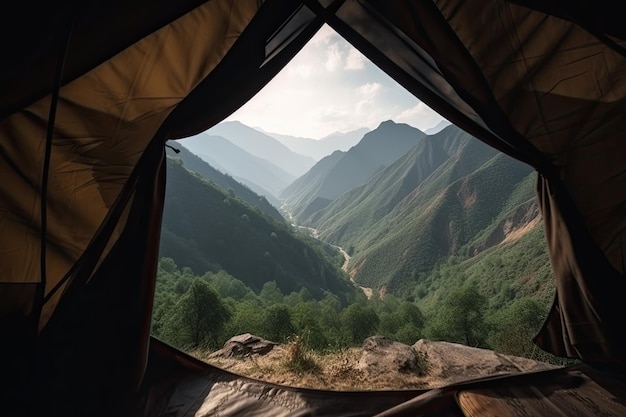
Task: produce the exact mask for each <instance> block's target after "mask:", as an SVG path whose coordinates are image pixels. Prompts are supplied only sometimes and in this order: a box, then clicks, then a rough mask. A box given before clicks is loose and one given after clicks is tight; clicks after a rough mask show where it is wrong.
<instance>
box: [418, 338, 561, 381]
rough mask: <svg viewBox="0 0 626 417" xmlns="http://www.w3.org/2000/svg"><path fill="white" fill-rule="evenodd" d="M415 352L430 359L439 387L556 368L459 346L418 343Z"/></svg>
mask: <svg viewBox="0 0 626 417" xmlns="http://www.w3.org/2000/svg"><path fill="white" fill-rule="evenodd" d="M412 347H413V349H414V350H415V351H418V352H423V354H425V355H427V356H428V377H429V379H431V380H432V381H436V385H438V386H441V385H447V384H452V383H455V382H460V381H465V380H469V379H475V378H481V377H486V376H493V375H503V374H512V373H520V372H533V371H541V370H546V369H551V368H555V367H556V366H555V365H551V364H548V363H544V362H538V361H534V360H532V359H526V358H520V357H518V356H510V355H503V354H501V353H497V352H494V351H493V350H488V349H479V348H473V347H469V346H465V345H460V344H457V343H449V342H433V341H430V340H424V339H421V340H418V341H417V342H416V343H415V344H414V345H413V346H412Z"/></svg>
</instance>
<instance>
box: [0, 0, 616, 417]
mask: <svg viewBox="0 0 626 417" xmlns="http://www.w3.org/2000/svg"><path fill="white" fill-rule="evenodd" d="M620 10H621V9H620V5H619V4H613V3H612V2H607V1H602V0H599V1H594V2H591V1H588V0H579V1H576V2H565V1H560V0H544V1H534V0H510V1H507V0H414V1H409V0H397V1H383V0H266V1H260V0H209V1H205V0H176V1H172V0H151V1H147V0H109V1H107V2H104V1H101V0H92V1H87V2H73V1H61V2H21V3H20V4H17V5H13V4H12V3H9V4H8V5H3V6H2V11H3V13H2V14H1V16H2V17H1V19H2V24H1V25H0V31H1V32H2V33H1V35H2V37H1V39H2V40H3V41H2V44H3V48H2V51H1V53H2V57H3V59H2V66H1V67H0V91H1V92H2V93H1V94H0V178H1V179H2V180H1V181H0V334H1V335H2V343H0V375H1V378H2V383H3V386H2V390H1V391H2V397H1V398H2V402H1V404H0V408H1V409H2V411H1V414H2V415H20V416H21V415H75V414H76V415H96V416H99V415H102V416H105V415H106V416H108V415H144V416H148V415H149V416H153V415H154V416H157V415H177V416H178V415H194V413H198V414H197V415H210V414H211V413H213V414H215V415H228V416H239V415H277V416H278V415H374V414H376V413H381V414H380V415H409V414H410V415H427V414H428V415H463V414H460V413H461V411H460V410H461V408H459V407H461V406H460V405H459V404H461V403H462V401H461V400H462V398H465V397H461V396H458V395H457V396H456V397H454V398H456V400H454V401H452V400H450V398H452V397H451V396H450V395H452V394H450V393H451V392H455V393H457V394H458V393H459V392H460V391H459V390H460V389H461V388H458V387H457V388H454V389H450V390H439V391H437V392H429V393H421V392H383V393H370V394H367V395H363V394H360V393H328V392H316V391H307V390H291V389H287V388H283V387H277V386H272V385H269V384H259V383H258V382H255V381H249V380H246V379H245V378H240V377H236V376H233V375H230V374H227V373H225V372H223V371H219V370H216V369H212V368H210V367H208V365H205V364H202V363H199V362H196V361H193V360H192V359H190V358H188V357H186V356H185V355H183V354H182V353H180V352H177V351H175V350H174V349H172V348H169V347H168V346H165V345H163V344H161V343H160V342H158V341H156V340H151V339H150V336H149V324H150V311H151V303H152V294H153V289H154V280H155V270H156V264H157V252H158V240H159V231H160V220H161V212H162V207H163V193H164V185H165V182H164V179H165V176H164V173H165V171H164V169H165V164H164V143H165V141H166V140H167V139H176V138H182V137H186V136H189V135H192V134H196V133H199V132H201V131H203V130H205V129H207V128H209V127H211V126H212V125H214V124H216V123H218V122H219V121H221V120H223V119H224V118H225V117H227V116H228V115H229V114H230V113H232V112H233V111H234V110H236V109H237V108H238V107H239V106H241V105H242V104H243V103H245V102H246V101H247V100H248V99H250V98H251V97H252V96H253V95H254V94H255V93H256V92H257V91H259V90H260V89H261V88H262V87H263V86H264V85H265V84H266V83H267V82H268V81H269V80H270V79H271V78H272V77H273V76H274V75H275V74H276V73H277V72H278V71H279V70H280V69H281V68H282V67H284V65H286V63H287V62H288V61H289V60H290V59H291V58H292V57H293V56H294V55H295V53H297V51H299V50H300V48H302V46H303V45H304V44H305V43H306V42H307V41H308V40H309V39H310V38H311V37H312V36H313V34H314V33H315V32H316V31H317V30H318V29H319V28H320V27H321V25H322V24H324V23H327V24H328V25H330V26H331V27H332V28H334V29H335V30H336V31H337V32H338V33H339V34H340V35H342V36H343V37H344V38H345V39H347V40H348V41H349V42H350V43H352V44H353V45H354V46H355V47H356V48H357V49H359V50H360V51H361V52H362V53H363V54H364V55H366V56H367V57H368V58H369V59H370V60H372V61H373V62H374V63H375V64H376V65H378V66H379V67H380V68H382V69H383V70H384V71H385V72H387V73H388V74H389V75H390V76H391V77H393V78H394V79H395V80H396V81H398V82H399V83H400V84H401V85H402V86H404V87H405V88H406V89H407V90H408V91H410V92H411V93H413V94H414V95H416V96H417V97H418V98H420V99H421V100H423V101H424V102H425V103H426V104H428V105H429V106H430V107H432V108H433V109H435V110H436V111H438V112H439V113H441V114H442V115H443V116H444V117H446V118H447V119H448V120H450V121H451V122H453V123H455V124H456V125H458V126H459V127H461V128H462V129H464V130H466V131H467V132H469V133H471V134H473V135H474V136H476V137H478V138H479V139H480V140H482V141H484V142H486V143H487V144H489V145H491V146H493V147H495V148H497V149H499V150H501V151H502V152H505V153H507V154H509V155H511V156H512V157H515V158H517V159H519V160H522V161H524V162H527V163H529V164H531V165H532V166H533V167H534V168H535V169H536V170H537V172H538V183H537V189H538V194H537V195H538V198H539V201H540V206H541V209H542V215H543V218H544V221H545V229H546V235H547V240H548V245H549V253H550V257H551V262H552V265H553V270H554V275H555V278H556V282H557V295H556V298H555V302H554V305H553V307H552V309H551V312H550V314H549V316H548V318H547V320H546V323H545V325H544V328H543V329H542V331H541V332H540V334H539V335H538V336H537V338H536V340H535V342H536V343H537V344H538V345H539V346H540V347H542V348H543V349H545V350H547V351H549V352H552V353H554V354H556V355H559V356H565V357H572V358H578V359H580V360H581V361H582V362H583V363H584V364H585V366H587V367H585V368H584V369H585V370H584V371H580V370H568V371H563V372H562V373H555V374H554V375H553V376H552V377H548V376H545V375H544V376H542V377H536V376H535V377H534V379H533V375H529V376H525V377H524V376H521V377H519V378H518V379H515V381H518V382H515V383H520V384H526V385H527V386H530V385H533V384H535V383H538V382H537V381H541V380H545V378H547V379H548V380H550V381H552V382H553V383H555V384H557V385H559V386H561V387H565V386H568V387H569V386H570V385H571V384H570V383H572V384H574V385H576V387H579V388H580V390H579V391H577V392H583V388H582V387H585V386H588V385H585V384H587V383H588V384H594V383H595V384H600V385H598V387H600V388H602V389H605V390H609V391H610V392H612V393H613V397H612V398H613V399H616V398H617V400H616V401H617V402H616V404H618V405H616V407H619V404H622V405H623V401H624V399H625V398H626V396H625V395H624V394H625V392H626V391H624V389H623V387H622V388H621V389H622V390H621V391H619V390H618V391H614V389H617V388H615V386H616V385H614V384H613V383H608V382H607V383H604V385H603V384H602V383H601V382H602V381H605V382H606V381H613V379H612V377H611V378H609V377H607V376H606V375H605V374H603V373H602V372H606V371H605V370H606V369H611V370H613V371H622V370H624V367H625V365H626V349H625V347H626V342H625V338H624V335H623V333H624V332H623V329H624V326H623V325H622V320H623V316H624V305H625V303H624V302H623V301H622V299H623V297H624V294H626V292H625V291H624V289H625V285H626V281H625V280H624V271H625V268H626V261H625V259H626V257H625V254H626V251H625V246H626V216H625V214H626V169H625V168H626V140H625V139H626V137H625V136H626V117H624V110H626V77H625V76H624V74H626V55H625V52H626V49H625V46H626V43H625V41H626V29H625V26H624V25H623V19H622V18H621V17H622V14H621V13H620ZM599 369H602V370H603V371H598V370H599ZM571 372H579V373H580V372H582V373H581V374H577V375H573V374H571ZM594 372H601V374H602V375H601V376H598V375H597V374H594ZM594 375H595V376H594ZM524 378H526V379H524ZM585 378H586V379H585ZM520 381H521V382H520ZM572 381H573V382H572ZM590 381H591V382H590ZM477 384H479V385H475V386H473V387H474V388H475V389H479V388H480V387H483V388H484V386H487V385H488V384H489V381H483V382H478V383H477ZM481 384H482V385H481ZM485 384H487V385H485ZM493 384H496V385H502V384H504V382H502V381H500V382H495V383H493V381H492V385H493ZM612 384H613V385H612ZM492 385H489V386H492ZM600 388H598V389H600ZM481 389H482V388H481ZM612 390H613V391H612ZM542 392H543V391H542ZM550 392H553V391H550ZM594 392H595V391H594ZM455 395H456V394H455ZM499 395H500V397H502V395H504V394H499ZM598 395H599V394H598ZM491 398H499V397H498V395H492V396H491ZM620 401H621V403H620ZM203 410H204V411H203ZM385 410H387V411H385ZM616 410H617V408H616ZM619 410H621V411H623V409H619ZM429 413H430V414H429ZM455 413H456V414H455ZM616 413H617V411H616ZM609 414H610V413H609ZM618 414H619V413H618ZM618 414H614V415H618ZM471 415H477V414H471ZM537 415H544V414H537ZM545 415H552V414H545ZM622 415H624V414H622Z"/></svg>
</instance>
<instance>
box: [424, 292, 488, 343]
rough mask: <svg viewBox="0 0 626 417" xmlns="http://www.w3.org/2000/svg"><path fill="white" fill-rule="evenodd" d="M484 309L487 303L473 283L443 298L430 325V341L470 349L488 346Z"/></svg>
mask: <svg viewBox="0 0 626 417" xmlns="http://www.w3.org/2000/svg"><path fill="white" fill-rule="evenodd" d="M485 305H486V299H485V297H483V296H482V295H481V294H480V293H479V292H478V289H477V288H476V285H475V284H474V283H468V284H465V285H464V286H462V287H461V288H458V289H456V290H454V291H452V292H451V293H450V294H448V296H447V297H446V298H444V300H443V302H442V303H441V305H440V306H439V309H438V311H437V314H436V315H435V317H434V319H433V320H432V322H431V323H430V326H429V329H428V333H429V337H430V338H432V339H435V340H437V339H439V340H446V341H449V342H456V343H463V344H465V345H467V346H485V345H486V338H487V325H486V323H485V319H484V308H485Z"/></svg>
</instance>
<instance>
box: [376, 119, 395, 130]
mask: <svg viewBox="0 0 626 417" xmlns="http://www.w3.org/2000/svg"><path fill="white" fill-rule="evenodd" d="M396 125H397V123H396V122H394V121H393V120H391V119H390V120H385V121H384V122H381V123H380V124H379V125H378V127H377V128H376V129H381V128H385V127H390V126H396Z"/></svg>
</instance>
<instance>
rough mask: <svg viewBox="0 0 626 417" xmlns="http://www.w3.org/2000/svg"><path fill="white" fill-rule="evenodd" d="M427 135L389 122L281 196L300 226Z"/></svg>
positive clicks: (320, 164)
mask: <svg viewBox="0 0 626 417" xmlns="http://www.w3.org/2000/svg"><path fill="white" fill-rule="evenodd" d="M424 136H425V134H424V133H423V132H422V131H420V130H419V129H416V128H414V127H411V126H409V125H407V124H398V123H394V122H393V121H391V120H389V121H386V122H383V123H381V124H380V125H379V126H378V127H377V128H376V129H374V130H372V131H371V132H368V133H367V134H365V136H363V139H361V141H360V142H359V143H358V144H357V145H355V146H353V147H352V148H350V149H349V150H348V151H347V152H341V151H337V152H335V153H333V154H332V155H330V156H328V157H326V158H323V159H322V160H320V161H319V162H318V163H317V164H316V165H315V166H313V168H311V169H310V170H309V172H307V173H306V174H305V175H303V176H301V177H300V178H298V179H297V180H295V181H294V182H293V183H291V184H290V185H289V186H288V187H287V188H285V189H284V190H283V191H282V192H281V193H280V196H279V197H280V198H281V199H283V200H284V201H285V203H286V204H287V205H288V206H289V207H290V210H291V214H292V215H293V216H294V217H295V218H296V219H297V220H298V221H300V222H302V221H304V220H305V219H306V217H308V216H309V215H310V214H312V213H313V212H314V211H315V210H319V209H320V208H323V207H325V206H326V205H328V204H330V203H331V202H332V201H333V200H335V199H336V198H337V197H339V196H340V195H342V194H343V193H345V192H346V191H348V190H350V189H352V188H354V187H356V186H359V185H362V184H365V183H366V182H367V181H368V180H369V179H370V178H372V176H374V175H375V174H376V173H378V172H380V171H381V170H383V169H384V168H385V167H386V166H387V165H389V164H390V163H392V162H394V161H395V160H396V159H398V158H400V157H401V156H402V155H404V154H405V153H406V152H408V151H409V149H411V148H412V147H413V146H415V145H416V144H417V143H418V142H419V140H420V139H422V138H423V137H424Z"/></svg>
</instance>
